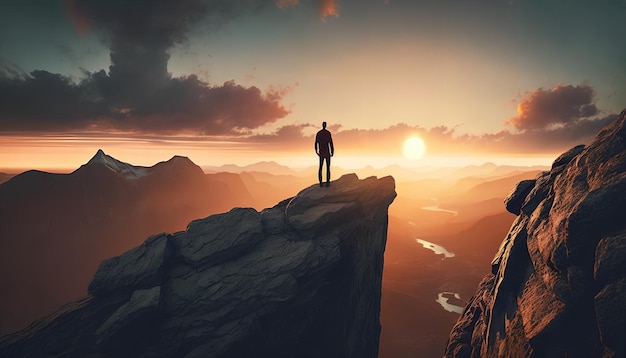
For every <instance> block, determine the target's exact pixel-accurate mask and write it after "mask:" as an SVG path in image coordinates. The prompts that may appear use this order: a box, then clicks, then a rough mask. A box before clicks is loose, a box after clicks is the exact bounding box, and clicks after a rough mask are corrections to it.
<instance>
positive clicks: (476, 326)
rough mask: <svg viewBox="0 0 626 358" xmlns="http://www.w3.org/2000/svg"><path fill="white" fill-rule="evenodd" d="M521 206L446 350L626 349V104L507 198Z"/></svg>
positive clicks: (550, 352) (600, 352)
mask: <svg viewBox="0 0 626 358" xmlns="http://www.w3.org/2000/svg"><path fill="white" fill-rule="evenodd" d="M505 204H506V207H507V210H509V211H510V212H512V213H514V214H517V215H518V217H517V219H516V221H515V222H514V223H513V225H512V227H511V229H510V231H509V233H508V235H507V236H506V238H505V239H504V241H503V242H502V244H501V246H500V249H499V251H498V253H497V254H496V256H495V258H494V260H493V262H492V274H489V275H487V276H486V277H485V278H484V279H483V281H482V282H481V283H480V284H479V286H478V289H477V291H476V294H475V295H474V296H473V297H472V299H471V300H470V302H469V303H468V304H467V306H466V307H465V310H464V312H463V313H462V315H461V317H460V319H459V320H458V322H457V323H456V325H455V326H454V328H453V329H452V332H451V334H450V339H449V340H448V345H447V347H446V350H445V353H444V356H445V357H565V356H567V357H624V356H625V355H626V349H625V343H624V342H625V340H624V337H626V215H625V214H624V208H626V110H624V111H623V112H622V113H621V114H620V115H619V116H618V117H617V118H616V119H615V120H614V122H612V123H611V124H609V125H607V126H606V127H605V128H604V129H602V130H601V131H600V133H599V134H598V135H597V137H596V138H595V140H594V141H593V143H591V144H590V145H589V146H587V147H585V146H582V145H581V146H577V147H574V148H572V149H571V150H569V151H568V152H566V153H564V154H563V155H561V156H560V157H559V158H557V159H556V160H555V161H554V163H553V165H552V168H551V170H550V171H547V172H544V173H542V174H540V175H538V176H537V178H536V179H535V180H529V181H522V182H520V183H519V184H518V185H517V187H516V188H515V189H514V190H513V192H512V193H511V194H510V196H509V197H508V198H507V199H506V201H505Z"/></svg>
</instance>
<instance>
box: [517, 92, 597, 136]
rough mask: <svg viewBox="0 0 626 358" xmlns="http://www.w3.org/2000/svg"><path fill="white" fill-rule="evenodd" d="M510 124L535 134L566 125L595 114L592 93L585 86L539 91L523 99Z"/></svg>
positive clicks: (595, 109)
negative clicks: (541, 130) (538, 131)
mask: <svg viewBox="0 0 626 358" xmlns="http://www.w3.org/2000/svg"><path fill="white" fill-rule="evenodd" d="M517 112H518V115H517V116H515V117H513V118H511V119H510V123H511V124H513V125H514V126H515V128H517V129H520V130H537V129H545V128H550V127H553V126H563V125H569V124H571V123H574V122H576V121H579V120H581V119H583V118H589V117H591V116H595V115H596V114H598V108H597V107H596V105H595V104H594V91H593V89H592V88H591V87H590V86H588V85H586V84H581V85H578V86H572V85H558V86H556V87H554V88H552V89H549V90H545V89H543V88H539V89H537V90H535V91H533V92H531V93H529V94H527V95H526V96H525V98H523V99H522V101H521V102H520V103H519V105H518V107H517Z"/></svg>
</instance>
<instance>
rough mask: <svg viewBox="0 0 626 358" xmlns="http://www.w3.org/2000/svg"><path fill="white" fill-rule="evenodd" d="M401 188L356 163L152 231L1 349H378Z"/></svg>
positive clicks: (334, 353) (73, 353)
mask: <svg viewBox="0 0 626 358" xmlns="http://www.w3.org/2000/svg"><path fill="white" fill-rule="evenodd" d="M395 196H396V193H395V183H394V180H393V178H391V177H384V178H381V179H377V178H375V177H371V178H367V179H364V180H359V179H358V178H357V177H356V175H354V174H351V175H345V176H343V177H341V178H340V179H338V180H337V181H334V182H332V183H331V186H330V187H329V188H320V187H318V186H317V185H315V186H312V187H309V188H307V189H304V190H303V191H301V192H300V193H299V194H298V195H297V196H295V197H294V198H292V199H290V200H285V201H283V202H281V203H279V204H278V205H276V206H274V207H273V208H269V209H265V210H263V211H262V212H257V211H255V210H253V209H248V208H235V209H233V210H231V211H230V212H227V213H223V214H218V215H213V216H209V217H207V218H205V219H200V220H195V221H193V222H191V223H190V224H189V226H188V227H187V230H186V231H183V232H177V233H174V234H159V235H154V236H152V237H150V238H148V239H147V240H146V241H145V242H144V243H143V244H142V245H140V246H139V247H136V248H134V249H132V250H130V251H127V252H126V253H124V254H122V255H120V256H118V257H113V258H110V259H107V260H105V261H103V262H102V263H101V265H100V267H99V269H98V271H97V272H96V274H95V277H94V279H93V281H92V282H91V284H90V285H89V295H88V296H87V297H85V298H83V299H81V300H78V301H75V302H71V303H70V304H68V305H66V306H65V307H63V308H62V309H61V310H59V311H58V312H57V313H55V314H54V315H52V316H49V317H46V318H44V319H42V320H41V321H39V322H36V323H34V324H32V325H31V326H30V327H29V328H27V329H26V330H24V331H21V332H18V333H16V334H13V335H9V336H5V337H4V338H2V339H1V340H0V356H19V357H47V356H63V357H376V356H377V353H378V337H379V332H380V323H379V312H380V297H381V281H382V268H383V252H384V249H385V243H386V237H387V208H388V206H389V205H390V204H391V202H392V201H393V200H394V198H395Z"/></svg>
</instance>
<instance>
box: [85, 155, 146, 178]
mask: <svg viewBox="0 0 626 358" xmlns="http://www.w3.org/2000/svg"><path fill="white" fill-rule="evenodd" d="M96 164H101V165H105V166H106V167H107V168H109V169H110V170H112V171H113V172H115V173H118V174H120V175H121V176H123V177H125V178H127V179H138V178H141V177H143V176H145V175H147V174H148V169H149V168H147V167H138V166H134V165H132V164H128V163H124V162H121V161H119V160H117V159H115V158H113V157H111V156H110V155H107V154H106V153H104V151H102V149H98V152H96V155H94V156H93V158H91V159H90V160H89V162H87V165H96Z"/></svg>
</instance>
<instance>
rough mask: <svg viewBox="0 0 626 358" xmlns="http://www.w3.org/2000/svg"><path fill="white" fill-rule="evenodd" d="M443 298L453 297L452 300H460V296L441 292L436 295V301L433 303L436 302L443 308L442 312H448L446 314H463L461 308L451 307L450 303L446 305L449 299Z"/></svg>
mask: <svg viewBox="0 0 626 358" xmlns="http://www.w3.org/2000/svg"><path fill="white" fill-rule="evenodd" d="M445 296H454V298H456V299H457V300H458V299H461V296H460V295H459V294H458V293H455V292H441V293H439V294H438V295H437V299H436V300H435V301H437V303H439V304H440V305H441V307H443V309H444V310H446V311H448V312H456V313H458V314H461V313H463V307H461V306H457V305H453V304H451V303H448V300H449V299H450V298H448V297H445Z"/></svg>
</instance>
